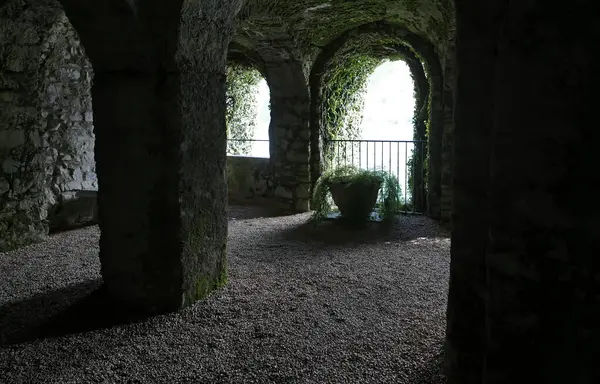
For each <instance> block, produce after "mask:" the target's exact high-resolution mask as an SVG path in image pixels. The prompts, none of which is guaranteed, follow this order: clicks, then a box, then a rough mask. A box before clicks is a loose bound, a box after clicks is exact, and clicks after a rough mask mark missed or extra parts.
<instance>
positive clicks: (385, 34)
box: [310, 21, 444, 218]
mask: <svg viewBox="0 0 600 384" xmlns="http://www.w3.org/2000/svg"><path fill="white" fill-rule="evenodd" d="M372 35H376V36H381V37H382V38H387V39H396V40H398V41H401V42H403V43H404V44H406V46H408V47H409V48H410V51H409V52H408V54H409V56H406V54H407V52H404V51H406V50H405V49H404V48H399V47H398V46H397V45H398V44H395V46H396V48H397V49H396V52H397V54H404V56H405V57H408V58H409V61H410V59H411V58H412V56H414V57H415V58H418V59H419V62H422V63H420V64H422V65H423V66H424V68H425V70H426V71H427V74H428V76H429V82H430V87H429V88H430V89H429V92H428V95H427V96H428V98H429V100H428V103H427V106H428V107H429V111H428V112H429V115H428V116H427V117H428V120H429V135H428V137H427V140H428V144H427V151H428V177H427V179H428V180H427V186H428V194H427V204H428V209H427V212H428V214H429V215H430V216H431V217H433V218H439V217H440V214H441V207H440V204H441V177H442V176H441V160H442V136H443V124H444V121H443V109H444V102H443V84H444V77H443V72H442V66H441V63H440V57H439V56H438V55H437V54H436V51H435V47H434V46H433V45H432V44H431V43H429V42H427V41H426V40H424V39H423V38H421V37H420V36H418V35H416V34H414V33H412V32H410V31H408V30H407V29H406V28H404V27H401V26H399V25H396V24H393V23H389V22H385V21H378V22H373V23H367V24H363V25H361V26H358V27H356V28H353V29H349V30H347V31H345V32H343V33H342V34H341V35H340V36H338V37H337V38H336V39H334V40H332V41H331V42H330V43H329V44H328V45H327V46H326V47H325V48H324V49H323V51H322V52H321V53H320V54H319V55H318V56H317V59H316V60H315V63H314V64H313V67H312V70H311V75H310V90H311V110H310V132H311V183H312V184H314V182H316V179H317V178H318V176H319V175H320V172H321V165H320V164H321V162H322V161H321V153H322V149H321V130H322V128H321V126H322V125H323V120H322V116H321V115H322V113H323V112H322V111H320V109H319V108H320V105H321V103H322V98H321V87H322V84H321V83H322V76H323V74H324V72H325V71H326V66H327V63H329V62H330V61H331V60H332V59H333V58H334V57H335V56H336V54H337V53H338V52H339V51H340V49H342V47H343V46H344V45H345V44H347V43H348V42H350V41H353V40H355V39H361V38H364V37H365V36H372ZM406 46H405V47H406ZM398 48H399V49H400V50H398ZM413 66H414V65H413Z"/></svg>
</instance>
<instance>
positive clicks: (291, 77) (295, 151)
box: [266, 60, 310, 212]
mask: <svg viewBox="0 0 600 384" xmlns="http://www.w3.org/2000/svg"><path fill="white" fill-rule="evenodd" d="M266 72H267V77H268V82H269V87H270V90H271V125H270V126H269V140H270V152H271V165H272V172H273V184H274V185H275V191H274V193H275V198H276V199H277V200H278V201H279V202H280V204H281V206H282V208H284V209H289V210H290V211H291V212H306V211H307V210H308V200H309V189H310V180H309V138H310V131H309V124H308V119H309V114H308V111H309V97H308V84H307V82H306V79H305V77H304V73H303V71H302V63H301V62H298V61H295V60H288V61H284V62H281V61H278V62H270V61H268V60H267V62H266Z"/></svg>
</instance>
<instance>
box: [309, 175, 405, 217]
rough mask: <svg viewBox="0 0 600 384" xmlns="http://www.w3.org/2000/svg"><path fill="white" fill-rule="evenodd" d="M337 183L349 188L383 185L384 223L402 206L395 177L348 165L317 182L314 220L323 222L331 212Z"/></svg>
mask: <svg viewBox="0 0 600 384" xmlns="http://www.w3.org/2000/svg"><path fill="white" fill-rule="evenodd" d="M335 183H347V184H348V185H349V186H350V185H352V184H362V185H369V184H373V183H381V190H380V192H379V193H380V195H381V197H382V199H383V204H381V207H380V214H381V216H382V217H383V219H384V221H390V220H392V219H393V218H394V216H395V214H396V212H397V210H398V208H399V206H400V194H401V190H400V185H399V183H398V179H396V177H395V176H394V175H392V174H390V173H388V172H385V171H381V170H367V169H359V168H357V167H354V166H351V165H346V166H342V167H337V168H331V169H329V170H327V171H325V172H324V173H323V174H322V175H321V177H319V179H318V180H317V182H316V184H315V188H314V192H313V205H314V209H315V211H314V213H313V216H312V220H314V221H316V220H322V219H324V218H326V217H327V214H328V213H329V212H331V208H332V204H331V201H330V199H329V198H330V186H331V185H332V184H335Z"/></svg>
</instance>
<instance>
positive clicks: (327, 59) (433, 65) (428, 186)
mask: <svg viewBox="0 0 600 384" xmlns="http://www.w3.org/2000/svg"><path fill="white" fill-rule="evenodd" d="M354 32H355V33H354V34H353V33H350V32H347V33H346V34H343V35H342V36H340V37H339V38H338V39H336V40H334V41H333V42H332V43H330V45H329V46H328V48H326V49H325V50H324V51H323V53H321V55H320V56H319V57H318V58H317V60H316V62H315V65H314V67H313V70H312V73H311V93H312V94H313V95H315V96H314V97H313V100H312V102H311V149H312V153H311V182H312V185H313V187H314V183H315V182H316V180H317V179H318V176H319V175H320V174H321V172H322V171H323V170H324V169H326V168H327V167H330V168H331V167H335V166H340V165H345V164H348V163H351V164H353V165H355V166H358V167H360V168H363V169H365V168H366V169H373V170H378V169H380V170H383V171H384V172H386V173H388V174H390V175H392V176H393V177H394V178H396V179H397V180H398V184H399V186H400V189H401V194H400V195H401V196H400V200H401V202H400V204H399V206H398V211H403V212H405V213H408V212H411V213H427V214H428V215H429V216H432V217H437V215H438V213H439V212H438V211H439V209H438V208H439V190H440V182H441V174H440V172H439V169H440V166H439V163H440V161H441V156H440V154H441V153H440V152H441V135H442V126H443V121H442V119H441V111H442V108H443V101H442V98H441V95H442V92H441V89H442V86H443V79H442V76H441V69H440V61H439V59H438V58H437V56H436V55H435V54H434V53H433V48H432V47H431V46H430V45H428V44H427V43H425V42H424V41H422V40H420V38H418V37H416V36H414V35H410V34H408V33H406V32H402V29H401V28H399V27H396V26H394V25H391V24H387V23H374V24H367V25H365V26H361V27H359V28H357V30H356V31H354ZM398 36H402V38H400V37H398ZM402 62H403V63H404V64H397V65H401V66H402V65H403V68H404V73H405V76H404V80H399V79H396V80H395V81H394V80H393V79H389V80H388V81H385V82H382V83H381V84H382V85H381V86H382V87H383V86H385V87H387V89H389V92H391V93H392V94H395V95H396V96H397V97H399V96H400V95H402V94H404V95H409V99H413V100H414V101H413V102H409V103H408V104H407V103H406V102H405V101H402V100H401V99H398V100H397V101H396V104H394V106H393V107H392V108H390V109H389V110H390V113H398V111H399V110H400V109H401V107H402V106H404V108H405V110H406V111H410V112H409V113H410V116H411V117H410V118H408V119H407V118H406V116H407V115H408V114H407V113H405V118H404V121H405V124H406V123H409V122H408V121H406V120H410V123H409V124H406V125H405V126H412V130H411V131H410V133H405V135H404V136H403V137H400V136H397V133H390V134H388V135H387V137H386V136H385V135H384V136H382V134H381V132H383V131H382V126H381V123H382V121H381V118H382V117H383V116H384V114H382V110H381V107H380V106H379V107H376V105H377V102H376V101H369V103H368V104H369V106H368V107H367V108H369V109H372V108H375V109H379V110H378V111H376V112H374V113H375V115H376V116H377V117H373V118H371V120H372V121H369V117H368V115H366V116H365V113H367V114H368V113H370V112H369V110H365V109H364V108H365V107H366V105H365V96H366V93H365V92H366V91H367V87H368V84H369V77H370V76H371V75H372V74H373V73H374V71H375V70H376V68H377V67H379V66H380V65H382V64H383V63H386V65H385V66H384V67H383V68H386V66H389V65H392V66H393V65H394V63H402ZM408 74H410V75H408ZM411 77H412V81H411V79H410V78H411ZM376 78H377V77H376ZM384 84H385V85H384ZM381 91H382V90H381V89H380V90H379V91H376V92H375V93H374V94H381ZM397 97H393V98H396V99H397ZM405 99H406V98H405ZM390 101H391V99H390ZM399 118H400V119H401V117H399ZM386 124H387V123H386ZM369 125H370V128H369ZM369 129H371V130H377V131H378V132H380V133H377V134H375V135H373V133H371V135H370V136H369V134H368V132H369ZM392 131H394V130H392ZM371 132H372V131H371ZM394 132H397V130H396V131H394ZM407 132H408V131H407ZM380 199H381V195H380Z"/></svg>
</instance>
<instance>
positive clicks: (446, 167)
mask: <svg viewBox="0 0 600 384" xmlns="http://www.w3.org/2000/svg"><path fill="white" fill-rule="evenodd" d="M455 50H456V30H455V29H454V28H453V29H452V30H451V31H450V39H449V40H448V44H447V45H446V60H445V64H444V112H443V129H442V131H443V133H442V154H441V157H442V172H441V173H442V185H441V199H440V200H441V207H440V211H441V212H440V216H441V218H440V221H441V222H442V223H444V224H446V223H451V218H452V177H453V174H452V167H453V152H454V90H455V85H456V52H455Z"/></svg>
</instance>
